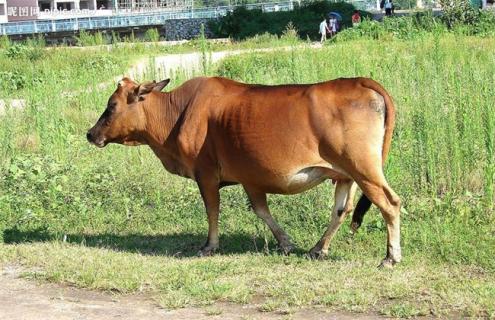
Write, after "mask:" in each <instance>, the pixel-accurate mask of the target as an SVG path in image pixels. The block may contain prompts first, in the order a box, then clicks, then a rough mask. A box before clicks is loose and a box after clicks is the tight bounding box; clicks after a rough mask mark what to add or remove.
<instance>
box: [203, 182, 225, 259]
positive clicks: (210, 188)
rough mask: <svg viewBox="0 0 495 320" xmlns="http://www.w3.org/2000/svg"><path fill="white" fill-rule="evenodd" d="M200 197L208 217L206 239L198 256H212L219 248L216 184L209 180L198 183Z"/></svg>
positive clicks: (217, 189)
mask: <svg viewBox="0 0 495 320" xmlns="http://www.w3.org/2000/svg"><path fill="white" fill-rule="evenodd" d="M198 186H199V190H200V192H201V197H202V198H203V202H204V204H205V209H206V214H207V216H208V239H207V240H206V243H205V245H204V246H203V247H201V249H200V250H199V252H198V255H199V256H210V255H212V254H213V253H214V252H215V251H216V250H217V249H218V246H219V241H218V214H219V212H220V192H219V185H218V183H217V182H216V181H215V180H213V179H211V180H208V179H206V180H204V179H203V180H201V181H198Z"/></svg>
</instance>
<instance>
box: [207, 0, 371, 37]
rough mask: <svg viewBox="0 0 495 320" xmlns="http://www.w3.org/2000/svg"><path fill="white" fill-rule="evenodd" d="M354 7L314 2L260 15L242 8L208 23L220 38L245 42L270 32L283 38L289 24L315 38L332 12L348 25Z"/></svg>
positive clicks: (302, 34) (343, 4) (366, 15)
mask: <svg viewBox="0 0 495 320" xmlns="http://www.w3.org/2000/svg"><path fill="white" fill-rule="evenodd" d="M354 10H355V7H354V6H353V5H352V4H350V3H345V2H336V3H330V2H327V1H315V2H310V3H307V4H304V5H302V6H301V7H295V8H294V10H292V11H279V12H262V11H261V10H248V9H246V8H244V7H239V8H236V9H235V10H234V11H233V12H231V13H228V14H227V15H226V16H225V17H222V18H221V19H219V20H218V21H214V22H212V23H210V28H211V29H212V31H213V32H214V33H215V34H216V35H217V36H220V37H232V38H235V39H245V38H248V37H253V36H255V35H257V34H262V33H265V32H267V33H270V34H276V35H282V34H283V32H284V30H285V28H286V26H287V25H288V24H289V22H291V23H292V25H293V27H294V29H296V30H298V33H299V36H300V37H301V38H303V39H306V38H307V37H310V38H313V39H316V38H318V25H319V23H320V22H321V20H322V19H323V18H324V17H325V16H326V15H327V14H328V13H329V12H331V11H336V12H339V13H340V14H341V15H342V17H343V21H342V26H344V27H346V26H351V16H352V14H353V11H354ZM361 14H362V15H363V17H370V14H369V13H367V12H361Z"/></svg>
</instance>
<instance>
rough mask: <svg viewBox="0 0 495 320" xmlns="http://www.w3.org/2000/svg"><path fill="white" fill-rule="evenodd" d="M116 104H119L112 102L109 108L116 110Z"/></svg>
mask: <svg viewBox="0 0 495 320" xmlns="http://www.w3.org/2000/svg"><path fill="white" fill-rule="evenodd" d="M116 106H117V103H115V102H111V103H109V104H108V110H109V111H113V110H115V107H116Z"/></svg>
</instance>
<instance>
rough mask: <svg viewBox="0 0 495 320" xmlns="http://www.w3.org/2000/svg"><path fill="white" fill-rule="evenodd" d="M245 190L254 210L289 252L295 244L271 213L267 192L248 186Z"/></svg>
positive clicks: (283, 249)
mask: <svg viewBox="0 0 495 320" xmlns="http://www.w3.org/2000/svg"><path fill="white" fill-rule="evenodd" d="M244 190H246V193H247V195H248V197H249V201H250V202H251V205H252V207H253V210H254V212H255V213H256V215H257V216H258V217H260V218H261V219H262V220H263V221H265V223H266V224H267V225H268V227H269V228H270V230H271V231H272V233H273V236H274V237H275V239H277V241H278V245H279V247H280V249H281V250H282V252H283V253H284V254H289V253H290V252H291V251H292V250H293V249H294V245H293V244H292V243H291V241H290V238H289V236H288V235H287V233H285V231H284V230H283V229H282V228H281V227H280V226H279V225H278V223H277V222H276V221H275V220H274V219H273V217H272V215H271V214H270V209H269V208H268V203H267V201H266V193H264V192H259V191H257V190H254V189H250V188H248V187H246V186H244Z"/></svg>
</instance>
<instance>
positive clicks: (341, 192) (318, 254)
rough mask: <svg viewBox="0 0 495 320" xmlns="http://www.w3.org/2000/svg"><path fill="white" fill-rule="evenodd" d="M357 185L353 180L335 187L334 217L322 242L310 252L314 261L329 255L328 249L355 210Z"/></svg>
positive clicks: (339, 182) (338, 183) (341, 182)
mask: <svg viewBox="0 0 495 320" xmlns="http://www.w3.org/2000/svg"><path fill="white" fill-rule="evenodd" d="M356 187H357V185H356V183H354V181H352V180H347V181H338V182H337V186H336V187H335V204H334V207H333V210H332V217H331V221H330V224H329V225H328V227H327V230H326V231H325V233H324V234H323V236H322V237H321V239H320V241H318V243H317V244H316V245H315V246H314V247H313V249H311V250H310V251H309V255H310V256H311V257H312V258H314V259H319V258H323V257H325V256H326V255H327V254H328V247H329V245H330V241H331V240H332V238H333V236H334V235H335V233H336V232H337V230H338V229H339V227H340V225H341V224H342V222H344V220H345V217H346V216H347V215H348V214H349V212H351V211H352V209H353V198H354V194H355V192H356Z"/></svg>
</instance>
